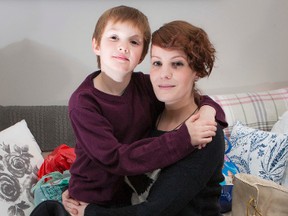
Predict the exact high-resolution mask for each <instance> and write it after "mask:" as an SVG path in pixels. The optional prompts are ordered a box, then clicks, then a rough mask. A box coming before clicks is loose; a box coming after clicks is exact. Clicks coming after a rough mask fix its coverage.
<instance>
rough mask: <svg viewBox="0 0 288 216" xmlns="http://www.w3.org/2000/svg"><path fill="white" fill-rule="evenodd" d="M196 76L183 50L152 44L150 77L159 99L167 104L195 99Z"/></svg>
mask: <svg viewBox="0 0 288 216" xmlns="http://www.w3.org/2000/svg"><path fill="white" fill-rule="evenodd" d="M196 78H197V76H196V72H194V71H193V70H192V69H191V68H190V67H189V64H188V62H187V55H186V54H185V53H184V52H183V51H180V50H171V49H163V48H160V47H158V46H154V45H152V47H151V71H150V79H151V82H152V85H153V89H154V92H155V94H156V96H157V98H158V100H160V101H162V102H165V104H166V105H168V104H171V105H172V104H179V103H180V104H181V103H183V102H187V100H191V99H192V100H194V95H193V91H192V90H193V84H194V82H195V79H196Z"/></svg>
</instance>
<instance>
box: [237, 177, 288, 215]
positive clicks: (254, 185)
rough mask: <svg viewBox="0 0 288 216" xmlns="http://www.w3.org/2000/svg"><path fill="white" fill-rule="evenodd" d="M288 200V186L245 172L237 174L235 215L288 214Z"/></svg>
mask: <svg viewBox="0 0 288 216" xmlns="http://www.w3.org/2000/svg"><path fill="white" fill-rule="evenodd" d="M287 201H288V188H285V187H283V186H280V185H278V184H276V183H275V182H273V181H269V180H264V179H262V178H260V177H257V176H253V175H249V174H245V173H238V174H236V175H235V179H234V189H233V208H232V215H233V216H243V215H246V216H270V215H271V216H272V215H275V216H276V215H277V216H287V215H288V206H287Z"/></svg>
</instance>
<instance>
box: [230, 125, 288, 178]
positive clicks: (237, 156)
mask: <svg viewBox="0 0 288 216" xmlns="http://www.w3.org/2000/svg"><path fill="white" fill-rule="evenodd" d="M230 141H231V144H232V149H231V151H230V152H229V153H228V156H229V157H230V159H231V160H232V161H233V162H234V163H235V164H236V166H237V167H238V169H239V171H240V172H241V173H248V174H252V175H255V176H259V177H261V178H263V179H267V180H272V181H274V182H276V183H278V184H280V183H281V181H282V178H283V175H284V171H285V168H286V161H287V157H288V134H286V135H285V134H277V133H272V132H267V131H262V130H257V129H254V128H250V127H247V126H244V125H243V124H242V123H240V122H239V121H237V122H236V124H235V125H234V127H233V130H232V133H231V137H230Z"/></svg>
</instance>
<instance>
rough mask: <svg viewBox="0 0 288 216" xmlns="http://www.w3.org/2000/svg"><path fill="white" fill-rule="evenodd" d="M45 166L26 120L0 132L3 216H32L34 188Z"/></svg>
mask: <svg viewBox="0 0 288 216" xmlns="http://www.w3.org/2000/svg"><path fill="white" fill-rule="evenodd" d="M42 163H43V157H42V155H41V150H40V148H39V146H38V144H37V142H36V141H35V139H34V137H33V135H32V134H31V132H30V130H29V128H28V127H27V124H26V122H25V120H22V121H20V122H18V123H16V124H15V125H13V126H11V127H9V128H7V129H5V130H3V131H1V132H0V206H1V212H2V213H1V215H30V213H31V211H32V210H33V208H34V204H33V203H34V202H33V195H32V194H31V188H32V186H33V185H34V184H35V183H36V181H37V171H38V169H39V168H40V166H41V164H42ZM16 213H17V214H16Z"/></svg>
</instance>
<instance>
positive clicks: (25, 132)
mask: <svg viewBox="0 0 288 216" xmlns="http://www.w3.org/2000/svg"><path fill="white" fill-rule="evenodd" d="M211 97H212V98H213V99H214V100H215V101H217V102H218V103H219V104H220V105H221V106H222V108H223V109H224V111H225V113H226V119H227V122H228V123H229V127H228V128H226V129H225V130H224V133H225V135H226V136H227V138H228V139H230V138H231V139H232V140H231V143H232V144H233V139H234V141H235V136H236V135H237V132H238V131H239V130H240V129H241V127H242V129H241V130H240V131H242V132H243V127H246V129H247V130H248V129H249V130H250V132H249V133H250V134H251V133H252V132H255V131H258V130H260V131H265V132H267V133H270V131H271V130H272V129H273V127H274V126H275V124H276V123H277V122H278V121H279V117H280V116H282V115H283V114H284V113H285V112H286V111H287V110H288V87H287V88H281V89H275V90H269V91H263V92H251V93H248V92H246V93H242V94H223V95H211ZM238 121H239V122H240V123H241V124H240V129H239V124H238V128H235V123H236V122H238ZM251 130H255V131H252V132H251ZM0 131H1V132H0V159H1V160H2V161H0V162H2V163H0V185H1V184H2V183H1V181H4V182H5V184H6V182H8V183H7V185H10V184H11V185H12V184H14V185H17V186H13V188H16V189H15V191H13V192H14V196H10V194H11V193H10V191H8V192H7V191H5V190H3V189H2V186H1V187H0V188H1V189H0V190H1V191H0V206H1V207H2V206H3V208H2V211H10V212H11V211H16V210H17V211H22V212H23V213H24V214H26V215H29V212H31V210H32V209H33V204H31V202H33V197H32V195H31V194H29V189H31V184H33V181H34V182H35V181H36V179H35V175H36V173H35V166H40V165H41V163H42V162H43V156H44V157H45V156H46V155H47V154H48V153H49V152H51V151H52V150H53V149H55V148H56V147H57V146H59V145H60V144H67V145H68V146H71V147H73V146H74V144H75V137H74V135H73V132H72V128H71V125H70V122H69V118H68V110H67V106H64V105H63V106H0ZM287 133H288V131H287ZM235 134H236V135H235ZM285 136H286V135H284V143H285V142H286V143H287V140H286V141H285ZM233 137H234V138H233ZM282 138H283V137H282ZM286 138H287V136H286ZM287 146H288V143H287ZM285 148H286V147H285ZM238 150H239V149H238ZM30 151H31V152H30ZM231 152H232V153H233V151H231ZM231 152H230V155H229V157H230V158H233V154H232V155H231ZM240 152H241V151H240ZM287 152H288V147H287V151H286V150H285V152H284V155H283V157H285V159H287V157H286V156H287V155H288V153H287ZM242 153H243V152H242ZM237 154H238V153H237ZM235 155H236V153H235ZM12 156H13V157H16V156H17V158H18V159H19V160H18V161H17V160H16V159H17V158H16V159H15V160H16V162H17V163H16V162H15V164H21V163H20V162H21V161H20V159H21V160H22V161H24V162H23V168H25V169H23V170H24V171H22V170H21V173H20V171H19V170H17V169H16V168H15V167H16V166H15V167H14V168H13V169H12V168H11V166H9V163H10V164H13V162H14V161H12V159H11V158H12ZM266 156H267V155H266ZM23 158H24V159H23ZM262 158H265V155H264V156H262ZM236 159H237V158H236ZM259 160H260V159H259ZM7 161H8V162H7ZM19 161H20V162H19ZM28 162H30V165H31V164H33V166H34V169H33V166H30V165H29V166H28V165H27V164H29V163H28ZM285 165H287V163H285ZM253 169H254V171H255V167H253ZM33 170H34V171H33ZM251 170H252V169H251ZM251 170H248V171H249V172H250V171H251ZM284 170H285V173H284V174H283V172H284V171H281V172H282V173H281V176H282V178H281V181H280V180H279V175H278V179H277V180H278V183H279V184H283V185H285V186H287V187H288V172H287V166H286V167H284ZM16 171H17V172H16ZM244 171H245V170H244ZM246 171H247V170H246ZM256 171H257V170H256ZM15 176H16V177H17V178H16V177H15ZM28 177H29V178H28ZM32 177H34V178H32ZM24 186H25V187H24ZM7 188H8V187H7ZM2 190H3V191H2ZM7 194H8V195H7Z"/></svg>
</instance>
